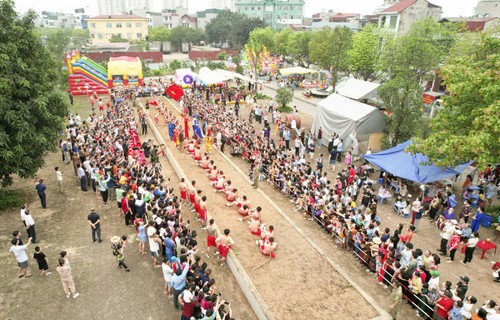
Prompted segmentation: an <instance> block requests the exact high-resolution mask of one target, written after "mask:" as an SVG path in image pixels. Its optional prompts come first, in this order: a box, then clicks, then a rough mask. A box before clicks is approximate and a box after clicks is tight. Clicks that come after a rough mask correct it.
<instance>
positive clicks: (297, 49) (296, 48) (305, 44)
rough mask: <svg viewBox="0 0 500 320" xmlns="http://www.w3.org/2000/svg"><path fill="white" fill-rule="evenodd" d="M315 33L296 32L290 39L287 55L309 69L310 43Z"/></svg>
mask: <svg viewBox="0 0 500 320" xmlns="http://www.w3.org/2000/svg"><path fill="white" fill-rule="evenodd" d="M312 35H313V33H312V32H310V31H303V32H294V33H292V35H291V37H289V38H288V49H287V53H288V54H289V55H290V56H291V57H292V58H293V59H294V60H296V61H298V63H299V65H301V66H304V67H309V63H310V62H309V42H311V39H312Z"/></svg>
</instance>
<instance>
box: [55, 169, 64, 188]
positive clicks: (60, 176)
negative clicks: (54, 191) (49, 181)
mask: <svg viewBox="0 0 500 320" xmlns="http://www.w3.org/2000/svg"><path fill="white" fill-rule="evenodd" d="M55 170H56V181H57V185H58V186H59V192H60V193H64V190H63V186H62V184H63V172H62V171H61V170H59V167H55Z"/></svg>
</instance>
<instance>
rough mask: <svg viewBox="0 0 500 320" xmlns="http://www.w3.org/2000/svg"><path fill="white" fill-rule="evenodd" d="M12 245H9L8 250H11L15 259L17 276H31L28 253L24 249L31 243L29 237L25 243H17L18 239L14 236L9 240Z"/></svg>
mask: <svg viewBox="0 0 500 320" xmlns="http://www.w3.org/2000/svg"><path fill="white" fill-rule="evenodd" d="M11 243H12V247H10V249H9V252H12V253H13V254H14V256H15V257H16V260H17V265H18V266H19V278H23V277H26V278H29V277H31V272H30V267H29V264H28V255H27V254H26V249H27V248H28V246H29V245H30V243H31V238H30V239H29V240H28V243H26V244H25V245H22V246H21V245H19V239H18V238H14V239H12V241H11Z"/></svg>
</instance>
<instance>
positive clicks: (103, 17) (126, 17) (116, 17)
mask: <svg viewBox="0 0 500 320" xmlns="http://www.w3.org/2000/svg"><path fill="white" fill-rule="evenodd" d="M144 19H146V18H143V17H139V16H136V15H133V14H116V15H100V16H95V17H90V18H88V19H87V20H144Z"/></svg>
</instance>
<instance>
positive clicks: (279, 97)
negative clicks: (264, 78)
mask: <svg viewBox="0 0 500 320" xmlns="http://www.w3.org/2000/svg"><path fill="white" fill-rule="evenodd" d="M274 100H276V102H278V103H279V104H280V106H282V107H286V106H287V104H289V103H290V102H292V100H293V93H292V90H290V89H287V88H279V89H278V91H277V92H276V96H275V97H274Z"/></svg>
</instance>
